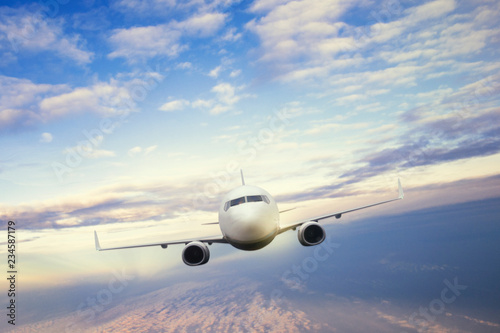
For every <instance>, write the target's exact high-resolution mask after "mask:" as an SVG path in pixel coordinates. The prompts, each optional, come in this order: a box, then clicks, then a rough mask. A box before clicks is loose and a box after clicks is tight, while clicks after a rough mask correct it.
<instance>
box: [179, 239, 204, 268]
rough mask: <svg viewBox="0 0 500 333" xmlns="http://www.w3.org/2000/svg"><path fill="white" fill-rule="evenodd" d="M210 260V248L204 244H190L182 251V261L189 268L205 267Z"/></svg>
mask: <svg viewBox="0 0 500 333" xmlns="http://www.w3.org/2000/svg"><path fill="white" fill-rule="evenodd" d="M208 259H210V251H209V250H208V246H207V245H206V244H204V243H202V242H198V241H196V242H190V243H188V244H187V245H186V247H185V248H184V250H182V261H184V263H185V264H186V265H188V266H198V265H203V264H206V263H207V262H208Z"/></svg>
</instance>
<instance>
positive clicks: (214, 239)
mask: <svg viewBox="0 0 500 333" xmlns="http://www.w3.org/2000/svg"><path fill="white" fill-rule="evenodd" d="M94 239H95V249H96V250H97V251H108V250H119V249H132V248H135V247H148V246H161V247H162V248H164V249H166V248H167V246H169V245H175V244H188V243H190V242H194V241H198V242H202V243H207V244H208V245H211V244H212V243H227V240H226V239H225V238H224V237H223V236H222V235H217V236H213V237H205V238H201V239H199V238H193V239H184V240H175V241H166V242H161V243H152V244H138V245H129V246H119V247H108V248H102V247H101V245H100V244H99V237H97V232H96V231H95V230H94Z"/></svg>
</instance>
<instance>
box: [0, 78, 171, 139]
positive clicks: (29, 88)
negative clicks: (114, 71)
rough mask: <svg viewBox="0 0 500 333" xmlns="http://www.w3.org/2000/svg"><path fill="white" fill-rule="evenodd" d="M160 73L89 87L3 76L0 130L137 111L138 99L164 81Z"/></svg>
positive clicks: (0, 87)
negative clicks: (58, 120) (56, 120)
mask: <svg viewBox="0 0 500 333" xmlns="http://www.w3.org/2000/svg"><path fill="white" fill-rule="evenodd" d="M162 78H163V76H162V75H161V74H159V73H156V72H147V73H134V75H133V77H132V78H127V80H123V81H119V80H117V79H114V78H112V79H110V80H109V82H99V81H96V82H94V83H93V84H91V85H90V86H87V87H76V88H71V87H69V86H68V85H65V84H59V85H51V84H36V83H33V82H32V81H30V80H27V79H19V78H13V77H8V76H2V75H0V89H1V90H2V95H1V96H0V132H8V131H16V130H22V129H26V128H30V127H36V126H37V125H40V124H44V123H47V122H51V121H53V120H55V119H59V118H62V117H67V116H70V115H75V114H83V113H94V114H97V115H100V116H103V117H112V116H123V115H126V114H128V113H130V112H132V111H135V105H136V101H140V100H141V99H142V98H144V95H143V94H144V93H146V94H147V93H148V92H149V90H151V89H152V86H151V81H152V79H153V80H155V81H161V80H162Z"/></svg>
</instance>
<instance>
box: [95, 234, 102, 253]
mask: <svg viewBox="0 0 500 333" xmlns="http://www.w3.org/2000/svg"><path fill="white" fill-rule="evenodd" d="M94 239H95V249H96V250H97V251H101V245H100V244H99V238H98V237H97V232H96V231H95V230H94Z"/></svg>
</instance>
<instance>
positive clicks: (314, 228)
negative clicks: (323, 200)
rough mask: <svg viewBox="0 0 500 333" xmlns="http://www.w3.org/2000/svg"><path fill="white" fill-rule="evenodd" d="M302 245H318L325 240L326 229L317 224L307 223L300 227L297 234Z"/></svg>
mask: <svg viewBox="0 0 500 333" xmlns="http://www.w3.org/2000/svg"><path fill="white" fill-rule="evenodd" d="M297 236H298V238H299V242H300V244H302V245H304V246H313V245H318V244H320V243H321V242H323V241H324V240H325V237H326V233H325V229H323V227H322V226H321V225H320V224H319V223H317V222H312V221H311V222H307V223H304V224H303V225H301V226H300V228H299V232H298V233H297Z"/></svg>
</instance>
